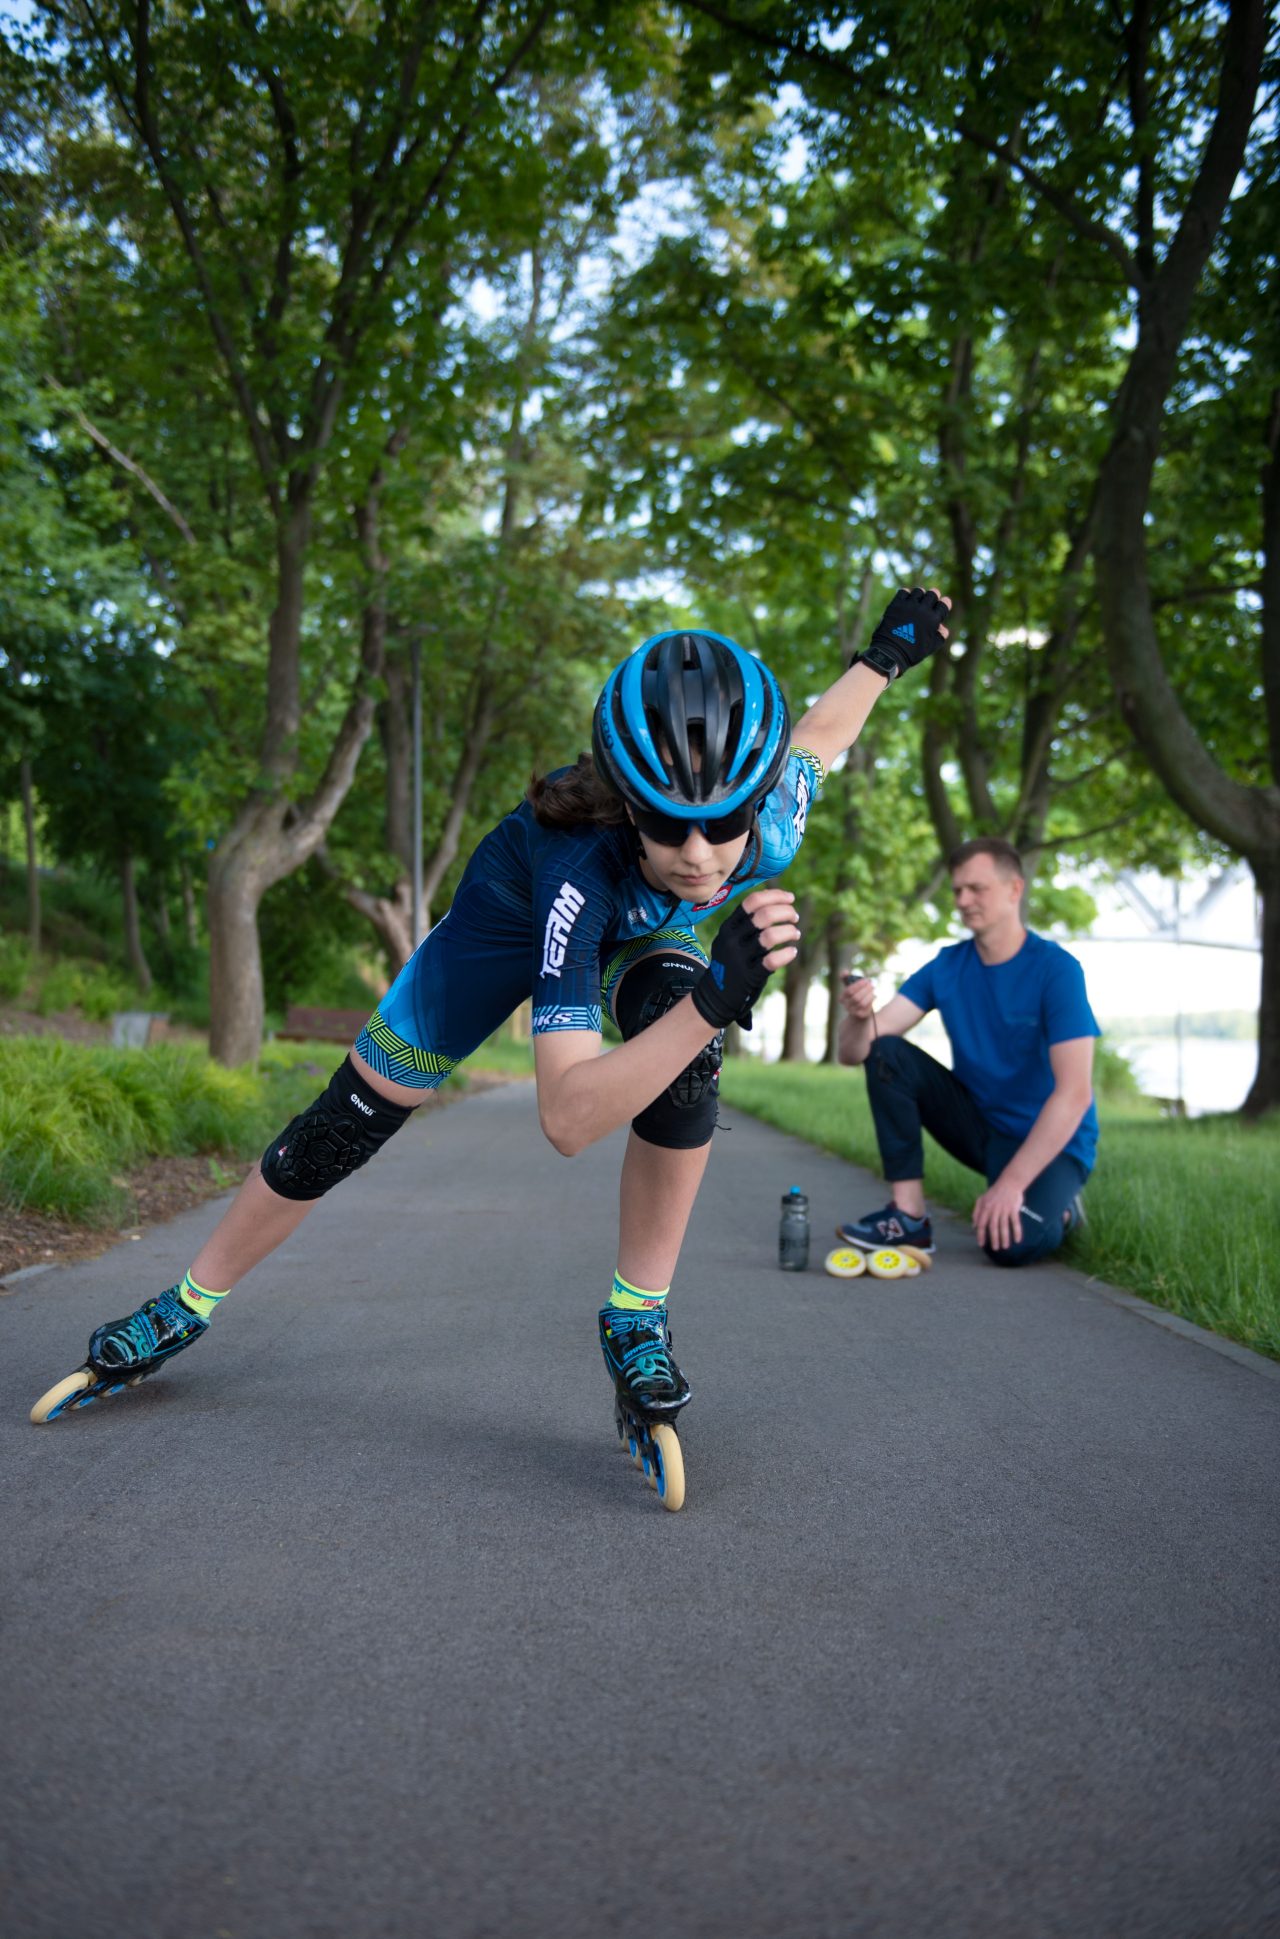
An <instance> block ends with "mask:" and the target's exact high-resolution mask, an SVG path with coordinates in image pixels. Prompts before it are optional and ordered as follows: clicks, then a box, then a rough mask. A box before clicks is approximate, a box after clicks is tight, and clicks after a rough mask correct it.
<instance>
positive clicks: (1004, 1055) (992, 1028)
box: [898, 930, 1102, 1171]
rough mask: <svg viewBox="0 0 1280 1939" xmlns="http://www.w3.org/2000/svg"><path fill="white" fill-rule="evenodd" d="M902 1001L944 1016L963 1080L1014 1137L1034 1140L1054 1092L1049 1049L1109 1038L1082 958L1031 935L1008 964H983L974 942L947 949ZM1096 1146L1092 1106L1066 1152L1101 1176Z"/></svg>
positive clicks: (993, 1120) (913, 980)
mask: <svg viewBox="0 0 1280 1939" xmlns="http://www.w3.org/2000/svg"><path fill="white" fill-rule="evenodd" d="M898 994H899V995H900V996H905V997H906V998H907V1000H908V1002H910V1003H914V1004H915V1005H916V1006H917V1007H918V1008H919V1009H921V1010H937V1011H938V1013H939V1015H940V1016H941V1018H942V1022H943V1026H944V1028H945V1030H946V1033H947V1035H948V1037H949V1038H950V1039H951V1053H952V1064H953V1068H954V1070H955V1074H956V1076H957V1077H958V1078H959V1079H960V1082H961V1083H962V1084H963V1085H964V1086H965V1088H966V1089H967V1090H968V1091H970V1092H971V1093H972V1095H973V1097H974V1099H975V1101H976V1103H977V1106H978V1109H979V1110H980V1111H981V1112H982V1115H983V1117H984V1118H985V1119H986V1120H987V1122H988V1124H991V1125H994V1126H995V1128H996V1130H997V1131H1004V1132H1006V1133H1007V1134H1008V1135H1009V1136H1010V1137H1015V1138H1020V1139H1021V1138H1025V1137H1026V1135H1027V1133H1028V1132H1029V1131H1030V1129H1031V1127H1032V1125H1033V1124H1034V1123H1035V1121H1036V1119H1037V1118H1038V1117H1039V1115H1040V1109H1041V1106H1042V1105H1043V1104H1044V1102H1045V1099H1046V1098H1047V1097H1048V1096H1049V1093H1050V1092H1051V1091H1052V1089H1053V1067H1052V1065H1051V1064H1050V1062H1049V1047H1050V1045H1051V1044H1065V1043H1070V1042H1071V1041H1072V1039H1073V1038H1076V1037H1100V1036H1101V1035H1102V1032H1101V1031H1100V1030H1099V1028H1098V1024H1097V1020H1096V1019H1095V1017H1094V1014H1093V1011H1092V1010H1091V1009H1090V1007H1089V999H1088V997H1087V995H1086V994H1085V987H1084V971H1083V970H1082V969H1081V967H1080V965H1079V963H1078V962H1077V961H1076V959H1075V957H1074V956H1072V955H1071V954H1070V952H1069V951H1068V950H1065V949H1063V948H1062V947H1061V945H1060V944H1058V943H1052V942H1050V941H1049V939H1048V937H1046V936H1037V935H1035V934H1034V932H1033V931H1031V930H1028V931H1027V939H1026V941H1025V942H1024V943H1023V945H1022V948H1021V949H1020V950H1019V951H1018V953H1017V955H1016V956H1011V957H1010V958H1009V961H1008V962H1007V963H984V962H983V960H982V958H981V956H979V954H978V945H977V944H976V943H975V942H974V940H973V938H972V937H970V938H969V939H968V940H967V941H966V942H962V943H955V944H953V945H952V946H951V948H949V949H942V950H939V952H938V954H937V955H936V956H935V957H934V959H933V961H932V962H931V963H926V964H925V965H924V966H923V968H921V969H918V970H916V972H915V974H914V975H912V976H909V977H908V978H907V980H906V982H905V983H904V984H903V985H902V988H901V990H900V991H899V992H898ZM1097 1147H1098V1112H1097V1107H1096V1105H1095V1104H1093V1103H1092V1102H1091V1103H1090V1105H1089V1109H1088V1110H1087V1111H1086V1112H1085V1114H1084V1117H1083V1118H1082V1119H1081V1120H1080V1125H1079V1128H1078V1130H1077V1131H1076V1132H1075V1133H1074V1135H1073V1136H1072V1138H1071V1141H1070V1143H1069V1144H1068V1145H1067V1146H1066V1147H1065V1149H1066V1152H1067V1154H1068V1155H1069V1156H1070V1157H1072V1158H1075V1159H1078V1160H1079V1162H1080V1163H1081V1164H1082V1165H1083V1166H1084V1167H1085V1169H1086V1170H1088V1171H1092V1170H1093V1161H1094V1155H1095V1153H1096V1151H1097Z"/></svg>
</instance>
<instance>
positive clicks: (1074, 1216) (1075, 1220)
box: [1062, 1192, 1089, 1239]
mask: <svg viewBox="0 0 1280 1939" xmlns="http://www.w3.org/2000/svg"><path fill="white" fill-rule="evenodd" d="M1088 1223H1089V1221H1088V1219H1087V1218H1086V1217H1085V1215H1084V1198H1083V1196H1082V1195H1081V1193H1079V1192H1077V1193H1076V1195H1075V1197H1074V1198H1073V1199H1072V1201H1071V1203H1070V1205H1068V1207H1067V1209H1066V1213H1065V1215H1064V1218H1063V1233H1062V1236H1063V1238H1064V1239H1065V1238H1066V1237H1067V1234H1068V1233H1070V1232H1074V1231H1075V1229H1076V1227H1077V1226H1078V1225H1088Z"/></svg>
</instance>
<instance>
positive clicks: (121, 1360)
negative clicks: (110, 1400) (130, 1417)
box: [31, 1286, 209, 1424]
mask: <svg viewBox="0 0 1280 1939" xmlns="http://www.w3.org/2000/svg"><path fill="white" fill-rule="evenodd" d="M208 1330H209V1322H208V1320H202V1319H201V1318H200V1316H199V1314H198V1313H193V1312H192V1310H191V1308H190V1307H189V1306H188V1305H187V1304H186V1303H185V1301H184V1300H181V1299H179V1297H178V1288H177V1287H176V1286H170V1288H169V1290H168V1291H167V1292H164V1293H161V1294H160V1295H159V1296H158V1298H156V1299H149V1300H147V1302H146V1304H145V1305H143V1306H140V1307H139V1308H138V1310H137V1312H136V1313H130V1314H129V1315H128V1317H127V1318H125V1319H122V1320H109V1321H108V1322H107V1324H106V1325H105V1326H100V1327H98V1328H97V1330H96V1331H95V1332H94V1334H93V1335H92V1337H91V1338H90V1341H89V1353H88V1357H87V1358H86V1360H85V1363H84V1365H83V1367H80V1368H79V1369H78V1370H77V1371H76V1372H75V1373H73V1374H68V1376H67V1378H66V1379H65V1380H60V1381H59V1382H58V1384H57V1386H56V1387H51V1388H50V1389H49V1392H48V1393H47V1394H44V1395H42V1396H41V1398H40V1399H39V1400H38V1401H37V1402H36V1404H35V1406H34V1407H33V1408H32V1410H31V1418H32V1420H33V1421H35V1422H36V1423H37V1424H39V1423H41V1422H43V1421H53V1420H56V1419H57V1418H58V1416H59V1414H64V1413H67V1412H68V1411H69V1410H70V1409H71V1408H73V1407H87V1406H88V1405H89V1403H90V1401H94V1400H103V1399H105V1398H106V1396H107V1395H108V1394H118V1393H119V1392H120V1391H121V1389H122V1388H124V1387H136V1386H137V1384H138V1382H139V1381H140V1380H145V1379H146V1377H147V1375H148V1374H149V1373H154V1372H155V1370H156V1368H157V1367H159V1366H161V1365H162V1364H163V1363H164V1361H166V1360H171V1359H172V1358H173V1355H174V1354H175V1353H181V1351H182V1349H183V1347H188V1346H190V1345H191V1342H192V1341H193V1340H198V1339H199V1338H200V1335H201V1334H202V1333H207V1332H208Z"/></svg>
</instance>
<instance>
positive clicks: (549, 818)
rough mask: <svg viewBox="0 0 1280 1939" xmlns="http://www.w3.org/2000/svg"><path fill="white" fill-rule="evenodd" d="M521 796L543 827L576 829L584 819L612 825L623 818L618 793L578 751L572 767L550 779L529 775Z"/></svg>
mask: <svg viewBox="0 0 1280 1939" xmlns="http://www.w3.org/2000/svg"><path fill="white" fill-rule="evenodd" d="M525 799H526V800H527V801H528V802H529V803H530V805H531V806H532V808H533V817H534V820H535V821H537V822H538V823H540V825H541V826H542V827H543V828H580V827H582V825H583V823H584V822H593V823H595V825H596V826H597V827H605V828H613V827H616V826H617V825H618V824H619V823H620V822H624V821H625V820H626V819H627V810H626V806H625V804H624V802H623V799H622V796H621V795H619V794H615V793H614V791H613V789H612V788H611V787H610V786H609V785H608V783H607V782H605V781H604V780H602V779H601V777H600V775H599V774H598V773H597V771H596V764H595V762H594V761H593V760H592V758H591V756H590V755H589V754H579V756H578V758H577V761H576V762H575V764H574V765H573V767H571V768H569V769H568V770H567V772H566V773H564V774H558V775H557V776H556V778H555V780H554V781H549V780H548V779H547V778H546V776H545V775H539V774H537V773H536V772H535V773H534V774H532V775H531V776H530V778H529V786H528V789H527V790H526V793H525Z"/></svg>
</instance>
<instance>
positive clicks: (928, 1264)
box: [895, 1246, 933, 1278]
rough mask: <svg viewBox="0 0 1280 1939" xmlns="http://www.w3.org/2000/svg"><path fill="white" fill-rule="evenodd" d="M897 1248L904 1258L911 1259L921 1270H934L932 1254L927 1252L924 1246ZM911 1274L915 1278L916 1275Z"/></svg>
mask: <svg viewBox="0 0 1280 1939" xmlns="http://www.w3.org/2000/svg"><path fill="white" fill-rule="evenodd" d="M895 1250H896V1251H898V1252H900V1253H901V1254H902V1256H903V1258H904V1259H910V1260H911V1261H912V1262H913V1264H915V1265H917V1266H918V1267H919V1268H920V1271H921V1272H932V1270H933V1258H932V1255H931V1254H930V1253H927V1252H926V1251H925V1250H924V1248H923V1247H922V1246H898V1247H896V1248H895ZM911 1276H912V1277H913V1278H914V1276H915V1275H914V1274H912V1275H911Z"/></svg>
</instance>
